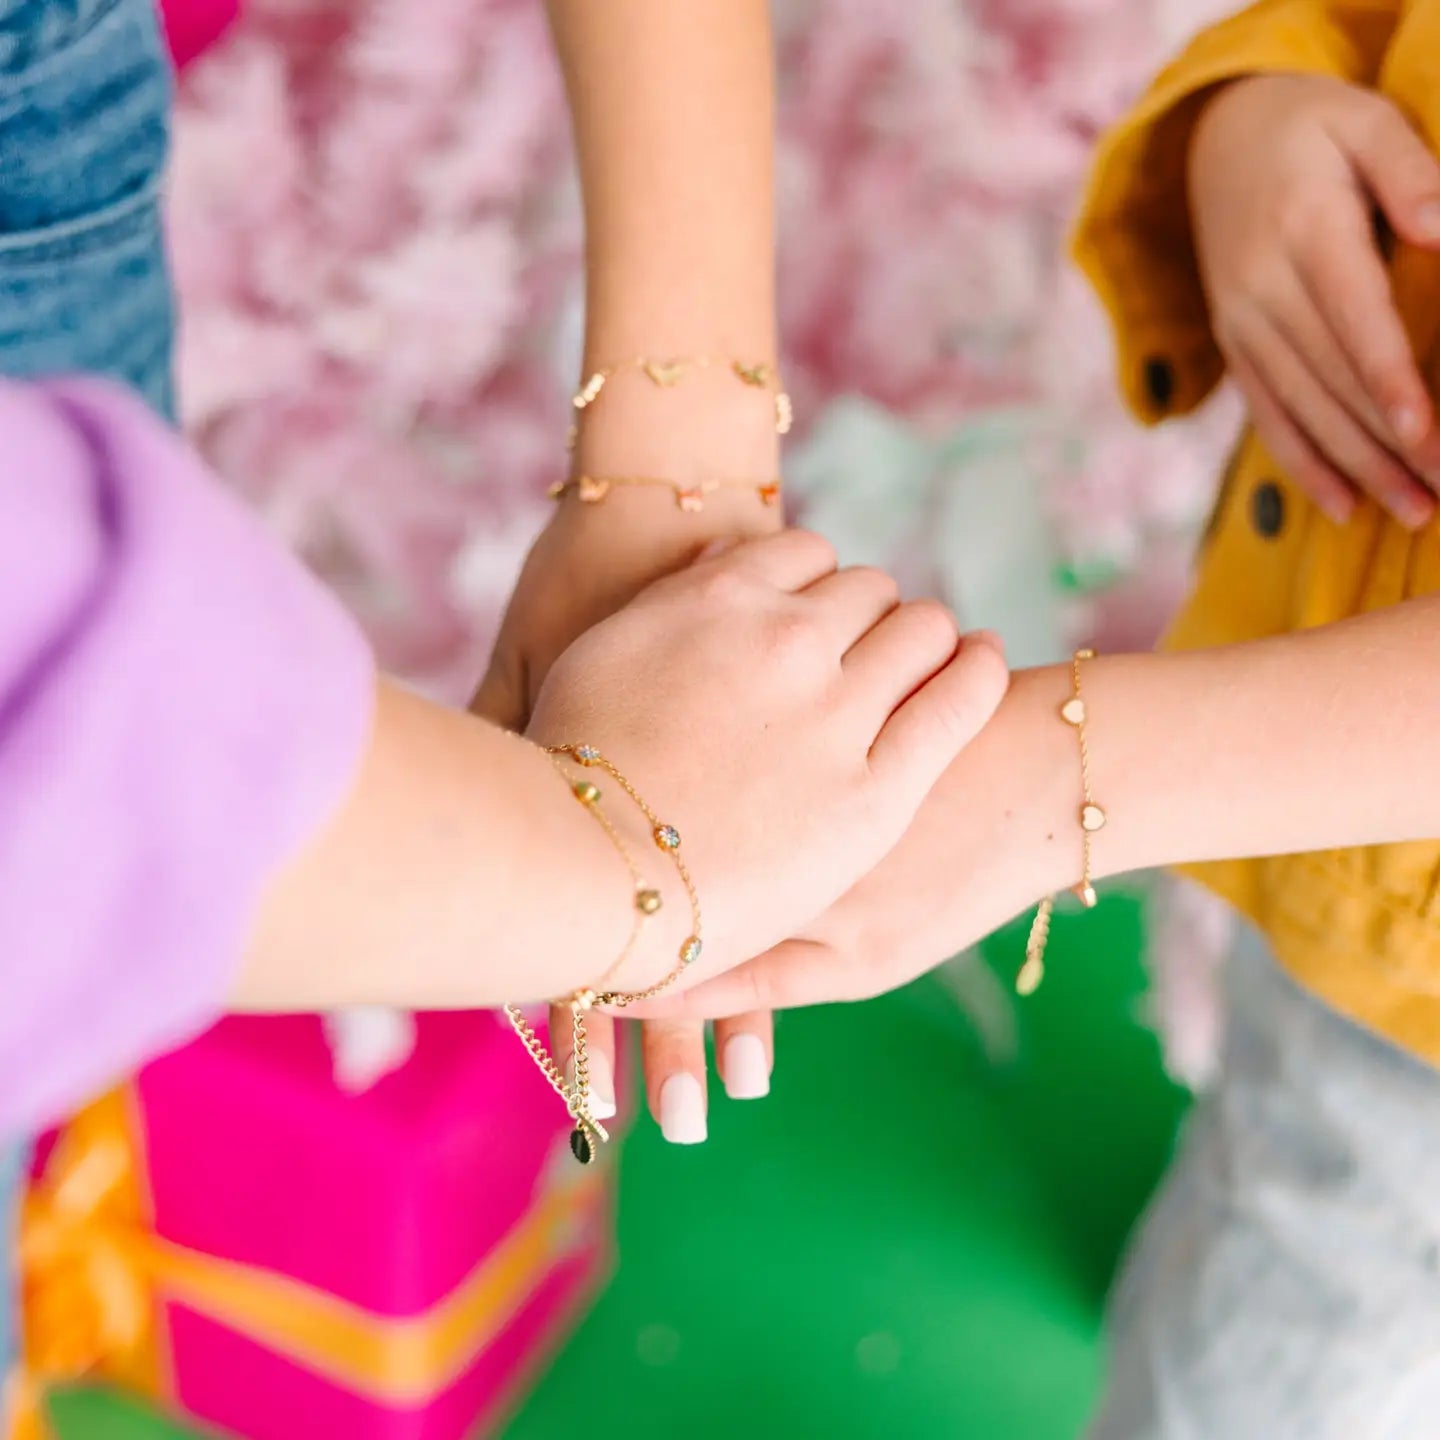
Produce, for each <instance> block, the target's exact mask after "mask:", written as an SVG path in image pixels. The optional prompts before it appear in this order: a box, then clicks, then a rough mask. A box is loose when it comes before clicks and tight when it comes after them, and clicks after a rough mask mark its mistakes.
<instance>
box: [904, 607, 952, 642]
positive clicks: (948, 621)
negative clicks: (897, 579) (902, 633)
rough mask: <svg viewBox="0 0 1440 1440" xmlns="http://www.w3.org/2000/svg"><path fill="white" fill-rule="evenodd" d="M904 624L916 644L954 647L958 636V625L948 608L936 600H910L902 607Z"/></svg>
mask: <svg viewBox="0 0 1440 1440" xmlns="http://www.w3.org/2000/svg"><path fill="white" fill-rule="evenodd" d="M904 613H905V620H906V624H907V625H909V627H910V629H911V632H912V633H913V634H914V636H915V640H916V643H917V644H924V645H927V646H933V647H934V648H935V649H936V650H940V649H941V648H943V647H947V646H948V647H949V648H951V649H953V648H954V646H955V642H956V641H957V640H958V639H959V638H960V627H959V626H958V625H957V624H956V622H955V616H954V615H953V614H952V613H951V612H950V610H949V608H948V607H947V606H945V605H942V604H941V603H940V602H939V601H938V600H912V601H910V602H909V603H908V604H907V605H906V606H905V607H904Z"/></svg>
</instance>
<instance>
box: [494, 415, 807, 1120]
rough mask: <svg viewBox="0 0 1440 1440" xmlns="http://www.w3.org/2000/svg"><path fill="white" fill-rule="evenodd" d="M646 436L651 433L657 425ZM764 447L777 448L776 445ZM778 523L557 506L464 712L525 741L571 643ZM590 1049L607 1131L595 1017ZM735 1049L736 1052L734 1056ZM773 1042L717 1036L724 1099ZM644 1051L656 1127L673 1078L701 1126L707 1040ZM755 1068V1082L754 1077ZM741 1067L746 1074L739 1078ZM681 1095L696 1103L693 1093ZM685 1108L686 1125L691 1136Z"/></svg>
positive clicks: (725, 1029)
mask: <svg viewBox="0 0 1440 1440" xmlns="http://www.w3.org/2000/svg"><path fill="white" fill-rule="evenodd" d="M705 420H706V417H705V416H703V415H702V416H700V417H699V419H698V420H697V423H696V425H694V426H692V427H691V429H692V431H693V430H698V429H700V427H701V426H703V424H704V423H705ZM650 429H651V430H653V429H654V426H653V424H652V426H651V427H650ZM687 443H689V442H688V440H687ZM769 443H770V444H771V445H773V441H771V442H769ZM763 448H764V446H763V445H762V450H763ZM765 458H769V457H762V460H761V461H760V462H755V463H756V465H757V468H755V469H754V470H753V471H751V470H746V469H745V468H744V467H745V466H746V465H747V464H749V463H752V462H751V461H750V457H749V456H741V457H738V458H737V460H736V465H737V473H755V474H765V473H773V472H774V469H775V461H774V460H773V458H771V459H770V469H769V470H768V471H767V470H766V469H765V467H764V464H763V459H765ZM600 468H602V469H603V468H605V467H604V466H603V465H602V466H601V467H600ZM661 473H664V469H663V467H662V469H661ZM783 523H784V519H783V516H782V514H781V511H780V507H779V506H778V505H764V504H762V503H761V502H760V500H759V498H758V496H756V495H753V494H745V493H742V492H739V491H736V492H717V493H715V494H713V495H712V496H711V497H710V498H709V499H708V501H707V503H706V506H705V509H704V510H703V511H702V512H701V513H700V514H698V515H697V514H690V513H685V512H682V511H681V510H679V508H678V507H677V506H676V504H675V501H674V498H673V497H672V496H671V495H670V494H669V493H668V492H666V491H665V490H663V489H660V488H658V487H657V488H655V489H635V490H629V491H616V492H614V493H612V494H611V495H610V496H609V497H608V498H607V499H606V500H605V502H604V503H603V504H599V505H586V504H583V503H580V502H577V501H575V500H573V499H571V500H567V501H565V502H564V503H563V504H562V505H561V506H560V507H559V508H558V509H557V510H556V512H555V515H554V518H553V519H552V520H551V522H550V523H549V524H548V525H547V526H546V527H545V529H544V530H543V531H542V532H541V534H540V536H539V538H538V539H537V540H536V542H535V544H534V546H533V547H532V549H531V551H530V554H529V556H528V557H527V559H526V561H525V566H524V569H523V570H522V571H521V574H520V579H519V582H518V583H517V585H516V587H515V593H514V595H513V597H512V598H511V601H510V604H509V607H508V609H507V610H506V614H505V621H504V624H503V625H502V627H501V630H500V635H499V638H498V640H497V641H496V645H495V652H494V654H493V655H492V657H491V660H490V665H489V669H488V670H487V672H486V675H485V678H484V680H483V681H482V682H481V685H480V689H479V691H478V692H477V694H476V696H475V698H474V700H473V701H472V703H471V709H472V710H474V711H475V713H476V714H479V715H483V716H484V717H485V718H486V719H489V720H493V721H496V722H497V723H499V724H501V725H504V726H506V727H507V728H509V729H512V730H523V729H524V728H525V726H526V724H527V723H528V722H529V718H530V709H531V706H532V705H533V704H534V701H535V697H536V696H537V695H538V694H539V692H540V687H541V685H542V684H543V682H544V680H545V677H546V675H547V673H548V672H549V669H550V666H551V665H552V664H553V663H554V661H555V659H556V658H557V657H558V656H559V655H560V654H561V652H562V651H564V649H565V648H566V646H568V645H569V644H570V642H571V641H572V640H575V639H576V638H577V637H579V636H580V635H582V634H584V633H585V631H587V630H588V629H589V628H590V627H591V626H592V625H595V624H597V623H598V622H599V621H601V620H604V619H605V618H606V617H607V616H609V615H612V614H614V613H615V611H616V610H618V609H619V608H620V607H621V606H622V605H624V604H626V603H627V602H628V601H630V600H631V599H633V598H634V597H635V596H636V595H637V594H639V592H640V591H641V590H642V589H644V587H645V586H646V585H648V584H649V583H650V582H651V581H653V580H658V579H660V578H661V577H662V576H665V575H668V574H670V573H671V572H672V571H674V570H678V569H680V568H682V567H684V566H686V565H688V564H689V563H690V562H691V561H692V560H693V559H694V558H695V556H696V554H697V553H698V552H699V551H700V550H701V549H703V548H704V546H705V545H706V544H707V543H709V542H711V541H714V540H716V539H722V538H735V537H750V536H757V535H764V534H770V533H773V532H775V531H777V530H779V529H780V528H781V527H782V525H783ZM551 1033H552V1034H553V1035H554V1036H555V1037H556V1045H557V1050H558V1051H559V1058H560V1062H561V1063H562V1064H564V1063H565V1061H566V1060H567V1059H568V1055H569V1040H568V1038H567V1037H568V1035H569V1025H568V1015H567V1013H566V1012H565V1010H564V1009H563V1007H557V1008H556V1009H555V1010H554V1012H553V1013H552V1016H551ZM590 1038H591V1046H592V1056H591V1058H592V1064H593V1065H594V1066H595V1067H596V1070H597V1072H599V1071H603V1072H604V1073H603V1074H598V1073H597V1075H595V1076H592V1079H594V1081H595V1085H596V1089H595V1094H596V1100H597V1107H598V1108H597V1117H598V1118H600V1119H606V1118H608V1114H609V1113H613V1112H611V1111H610V1110H609V1107H608V1105H607V1104H606V1103H605V1102H606V1099H607V1097H608V1096H609V1094H610V1093H611V1091H612V1089H613V1087H612V1085H611V1082H610V1076H611V1074H612V1073H613V1067H614V1050H615V1035H614V1029H613V1026H612V1025H611V1024H610V1023H609V1022H608V1021H607V1020H606V1018H605V1017H603V1016H599V1015H597V1016H594V1017H592V1024H591V1037H590ZM735 1040H740V1041H741V1042H742V1043H741V1045H740V1046H739V1047H734V1048H732V1045H731V1042H732V1041H735ZM771 1042H772V1022H771V1018H770V1016H769V1015H760V1014H754V1015H739V1016H735V1017H731V1018H729V1019H727V1020H725V1021H724V1022H722V1023H721V1024H718V1025H717V1026H716V1027H715V1054H716V1057H717V1059H718V1060H719V1063H720V1069H721V1073H722V1075H723V1078H724V1080H725V1083H726V1087H727V1088H728V1089H729V1090H730V1091H731V1093H732V1094H735V1095H745V1096H754V1095H758V1094H761V1093H763V1090H764V1088H765V1086H766V1085H768V1074H769V1067H770V1063H771V1061H770V1056H771V1050H772V1043H771ZM757 1046H758V1047H759V1048H758V1050H757ZM641 1048H642V1051H643V1054H644V1068H645V1076H646V1080H647V1083H648V1085H649V1089H650V1098H651V1107H652V1109H653V1110H654V1111H655V1115H656V1118H657V1119H662V1123H663V1118H662V1110H663V1109H664V1106H663V1105H662V1093H663V1092H664V1090H665V1087H666V1083H667V1082H668V1081H669V1080H671V1079H672V1078H677V1077H681V1076H688V1077H689V1078H690V1079H693V1080H694V1081H695V1083H696V1085H698V1087H699V1090H700V1095H701V1103H702V1109H701V1112H700V1113H701V1115H702V1116H703V1099H704V1089H705V1034H704V1030H703V1028H702V1027H701V1026H699V1025H695V1024H689V1025H687V1024H662V1023H659V1022H657V1023H655V1024H651V1025H646V1026H644V1027H643V1028H642V1033H641ZM762 1057H763V1067H764V1068H763V1070H762V1069H760V1068H759V1064H760V1061H761V1058H762ZM742 1060H743V1062H744V1073H741V1071H740V1064H741V1061H742ZM686 1093H688V1094H689V1095H690V1097H691V1099H692V1100H693V1097H694V1090H693V1089H691V1090H689V1091H687V1092H686ZM693 1108H694V1107H693V1106H691V1107H690V1109H691V1112H692V1113H690V1115H689V1120H690V1121H691V1122H692V1129H691V1134H692V1135H693V1134H694V1131H693V1119H694V1115H693ZM682 1118H683V1117H682ZM677 1128H680V1127H677V1125H675V1124H667V1125H666V1130H667V1133H669V1134H672V1135H673V1134H675V1133H676V1132H677Z"/></svg>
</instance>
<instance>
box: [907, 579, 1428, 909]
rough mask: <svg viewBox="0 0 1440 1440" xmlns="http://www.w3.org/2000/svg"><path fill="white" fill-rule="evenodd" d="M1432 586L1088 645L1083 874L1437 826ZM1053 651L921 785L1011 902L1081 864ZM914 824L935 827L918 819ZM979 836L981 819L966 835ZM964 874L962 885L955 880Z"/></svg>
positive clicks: (1076, 777)
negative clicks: (1384, 604) (1285, 627)
mask: <svg viewBox="0 0 1440 1440" xmlns="http://www.w3.org/2000/svg"><path fill="white" fill-rule="evenodd" d="M1437 627H1440V600H1437V599H1424V600H1415V601H1411V602H1409V603H1407V604H1404V605H1399V606H1396V607H1394V608H1392V609H1388V610H1384V611H1380V612H1376V613H1374V614H1370V615H1366V616H1363V617H1360V618H1357V619H1354V620H1347V621H1345V622H1343V623H1341V624H1336V625H1330V626H1326V627H1323V628H1321V629H1316V630H1311V631H1306V632H1302V633H1300V634H1295V635H1287V636H1282V637H1277V638H1274V639H1269V640H1261V641H1255V642H1251V643H1248V644H1244V645H1233V646H1228V647H1226V648H1224V649H1219V650H1210V651H1199V652H1195V653H1189V654H1168V655H1125V656H1115V657H1108V658H1107V657H1103V656H1102V657H1101V658H1099V659H1096V660H1093V661H1088V662H1085V664H1084V671H1083V678H1084V686H1085V695H1086V700H1087V707H1088V714H1089V720H1088V726H1087V734H1088V740H1089V745H1090V759H1091V771H1092V777H1093V786H1094V793H1095V797H1096V799H1097V800H1098V801H1099V802H1100V803H1101V804H1102V806H1103V807H1104V809H1105V812H1106V814H1107V816H1108V823H1107V824H1106V826H1105V827H1104V829H1102V830H1101V831H1099V832H1098V833H1097V834H1096V835H1095V836H1094V863H1095V873H1096V875H1097V876H1105V875H1113V874H1117V873H1121V872H1124V871H1129V870H1137V869H1144V868H1149V867H1152V866H1158V865H1170V864H1177V863H1183V862H1189V861H1202V860H1215V859H1224V858H1232V857H1240V856H1251V855H1271V854H1283V853H1291V852H1298V851H1307V850H1319V849H1327V848H1331V847H1338V846H1349V845H1367V844H1379V843H1385V842H1390V841H1403V840H1414V839H1422V838H1427V837H1432V836H1440V724H1437V723H1436V717H1437V716H1440V647H1437V646H1436V642H1435V635H1436V631H1437ZM1068 672H1069V667H1068V666H1055V667H1048V668H1045V669H1039V670H1032V671H1026V672H1022V673H1020V674H1018V675H1017V676H1016V677H1015V679H1014V681H1013V683H1012V688H1011V693H1010V695H1009V697H1008V698H1007V699H1006V701H1005V703H1004V705H1003V706H1002V708H1001V711H1000V713H999V715H998V716H997V717H996V719H995V721H994V722H992V725H991V726H990V728H989V729H988V730H987V731H986V732H985V733H984V734H982V735H981V737H980V738H979V740H977V742H976V743H975V745H974V746H972V748H971V749H970V750H967V751H966V752H965V753H964V754H963V755H961V757H960V758H959V759H958V760H957V761H956V762H955V763H954V764H953V765H952V766H951V768H950V770H949V772H948V773H947V775H946V777H945V779H944V780H943V781H942V783H941V787H940V788H939V789H938V790H937V792H936V793H935V795H934V796H933V797H932V800H931V808H932V809H934V810H935V811H937V815H936V817H935V818H936V820H938V818H939V815H938V812H942V811H943V812H948V814H949V816H950V820H951V826H952V827H953V828H955V829H959V830H960V831H962V832H964V831H965V830H966V829H967V827H973V826H974V825H975V824H976V820H977V818H978V817H980V816H983V817H985V819H984V821H983V822H982V824H983V826H984V827H985V828H986V829H987V830H988V831H989V834H988V835H987V836H986V837H985V843H984V844H983V845H982V846H979V847H977V852H978V851H979V850H983V851H985V852H986V853H985V854H984V855H981V854H979V853H977V855H976V857H975V858H976V861H977V863H978V864H980V865H982V866H984V867H987V868H989V867H994V870H993V877H992V878H993V879H994V882H995V884H996V885H997V886H998V887H999V888H1000V889H1001V891H1002V892H1003V893H1005V894H1006V895H1007V896H1008V897H1009V898H1010V899H1011V900H1013V901H1014V903H1015V906H1016V908H1018V907H1019V906H1020V905H1023V904H1025V903H1028V902H1029V901H1031V900H1033V899H1035V898H1036V897H1037V896H1038V895H1039V894H1041V893H1042V892H1044V891H1048V890H1052V889H1056V888H1059V887H1061V886H1066V885H1071V884H1074V883H1075V882H1076V881H1078V879H1079V878H1080V829H1079V824H1078V813H1077V812H1078V807H1079V803H1080V771H1079V755H1078V750H1077V745H1076V737H1075V733H1074V731H1073V730H1072V729H1071V728H1070V727H1069V726H1067V725H1066V724H1064V722H1063V721H1061V720H1060V719H1059V718H1058V715H1057V713H1056V712H1057V710H1058V708H1059V706H1060V705H1061V704H1062V703H1063V701H1064V700H1065V699H1066V698H1067V697H1068V695H1069V693H1070V680H1069V673H1068ZM926 824H927V828H929V829H930V830H931V831H932V832H934V833H938V832H936V830H935V826H934V824H933V822H931V821H930V820H928V819H927V821H926ZM977 838H978V837H977ZM963 888H964V889H965V890H966V891H967V892H971V891H972V890H973V887H971V886H969V885H967V886H965V887H963Z"/></svg>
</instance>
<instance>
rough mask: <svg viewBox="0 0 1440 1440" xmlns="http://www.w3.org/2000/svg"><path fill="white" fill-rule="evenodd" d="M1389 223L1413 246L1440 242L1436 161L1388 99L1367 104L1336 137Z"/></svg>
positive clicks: (1439, 172) (1439, 188) (1439, 182)
mask: <svg viewBox="0 0 1440 1440" xmlns="http://www.w3.org/2000/svg"><path fill="white" fill-rule="evenodd" d="M1339 139H1340V143H1341V145H1342V147H1343V148H1344V150H1345V152H1346V153H1347V154H1348V155H1349V157H1350V160H1351V163H1352V164H1353V165H1354V167H1355V171H1356V173H1357V175H1358V176H1359V177H1360V179H1361V180H1362V181H1363V182H1364V183H1365V186H1366V188H1367V189H1368V190H1369V191H1370V193H1371V195H1372V196H1374V198H1375V201H1376V203H1377V204H1378V205H1379V206H1380V209H1381V210H1382V211H1383V212H1384V215H1385V218H1386V220H1388V221H1389V222H1390V228H1391V229H1392V230H1394V232H1395V233H1396V234H1397V235H1398V236H1399V237H1400V238H1401V239H1402V240H1408V241H1409V242H1410V243H1411V244H1412V245H1427V246H1440V161H1437V160H1436V158H1435V156H1434V155H1433V154H1432V153H1431V152H1430V148H1429V146H1428V145H1427V144H1426V143H1425V141H1424V140H1422V139H1421V138H1420V136H1419V135H1418V134H1417V133H1416V131H1415V130H1414V128H1413V127H1412V126H1411V124H1410V122H1409V121H1408V120H1406V118H1405V117H1404V115H1402V114H1401V113H1400V111H1399V110H1397V109H1396V108H1395V107H1394V106H1393V105H1391V104H1390V103H1389V101H1381V102H1380V103H1379V104H1378V105H1376V106H1375V107H1374V108H1371V107H1370V106H1368V105H1367V106H1365V107H1364V108H1363V110H1361V111H1359V112H1358V113H1357V115H1356V117H1355V118H1354V120H1353V121H1351V123H1349V124H1347V125H1346V126H1345V128H1344V130H1343V132H1342V133H1341V135H1340V136H1339Z"/></svg>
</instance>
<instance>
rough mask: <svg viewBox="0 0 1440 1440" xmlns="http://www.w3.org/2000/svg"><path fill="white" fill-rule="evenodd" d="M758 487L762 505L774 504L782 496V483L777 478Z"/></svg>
mask: <svg viewBox="0 0 1440 1440" xmlns="http://www.w3.org/2000/svg"><path fill="white" fill-rule="evenodd" d="M758 489H759V491H760V503H761V504H762V505H773V504H774V503H775V502H776V501H777V500H778V499H779V498H780V484H779V482H778V481H776V480H772V481H771V482H770V483H769V484H768V485H761V486H759V487H758Z"/></svg>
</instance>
